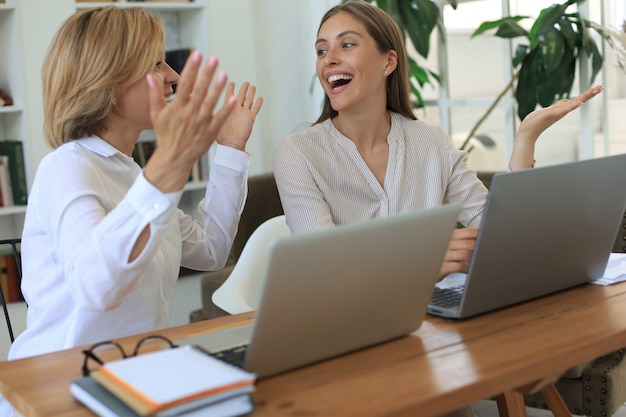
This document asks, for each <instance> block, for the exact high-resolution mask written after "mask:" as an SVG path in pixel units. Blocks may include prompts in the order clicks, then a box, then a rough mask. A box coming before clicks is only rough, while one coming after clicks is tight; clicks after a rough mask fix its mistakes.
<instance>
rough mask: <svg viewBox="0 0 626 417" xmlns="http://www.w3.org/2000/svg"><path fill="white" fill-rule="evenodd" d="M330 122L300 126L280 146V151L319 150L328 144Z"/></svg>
mask: <svg viewBox="0 0 626 417" xmlns="http://www.w3.org/2000/svg"><path fill="white" fill-rule="evenodd" d="M328 123H330V121H325V122H322V123H317V124H300V125H298V127H297V128H296V129H295V130H294V131H293V132H291V133H290V134H289V135H288V136H287V137H285V138H284V139H283V140H281V141H280V142H279V144H278V147H277V148H279V149H289V148H291V149H293V148H296V149H307V148H313V149H316V148H319V147H320V146H323V145H324V144H327V143H328V137H329V131H328V129H329V127H328Z"/></svg>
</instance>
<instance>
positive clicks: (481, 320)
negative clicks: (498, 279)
mask: <svg viewBox="0 0 626 417" xmlns="http://www.w3.org/2000/svg"><path fill="white" fill-rule="evenodd" d="M252 320H253V314H251V313H244V314H241V315H237V316H230V317H224V318H219V319H215V320H209V321H204V322H197V323H192V324H189V325H184V326H180V327H175V328H171V329H167V330H165V331H163V332H162V334H164V335H166V336H168V337H170V338H173V339H178V338H182V337H185V336H187V335H190V334H194V333H198V332H205V331H212V330H217V329H219V328H225V327H229V326H233V325H236V324H238V323H247V322H250V321H252ZM140 337H141V335H138V336H133V337H129V338H125V339H121V342H122V344H123V345H124V347H125V348H128V349H129V350H131V349H132V347H133V346H134V344H135V342H136V341H137V340H138V339H139V338H140ZM623 346H626V283H622V284H616V285H613V286H610V287H600V286H595V285H584V286H581V287H577V288H574V289H571V290H568V291H565V292H561V293H557V294H554V295H551V296H548V297H544V298H542V299H538V300H534V301H531V302H527V303H524V304H520V305H517V306H513V307H510V308H507V309H503V310H499V311H496V312H492V313H489V314H484V315H481V316H478V317H475V318H471V319H466V320H462V321H452V320H444V319H440V318H434V317H428V318H427V320H426V321H425V323H424V324H423V325H422V327H421V328H420V329H419V330H418V331H416V332H415V333H414V334H413V335H411V336H409V337H404V338H401V339H397V340H395V341H392V342H389V343H385V344H382V345H378V346H375V347H373V348H369V349H365V350H362V351H359V352H356V353H352V354H348V355H344V356H342V357H339V358H335V359H332V360H329V361H325V362H322V363H319V364H316V365H312V366H309V367H306V368H302V369H299V370H296V371H293V372H289V373H285V374H282V375H279V376H276V377H272V378H268V379H266V380H260V381H257V389H256V392H255V394H254V399H255V402H256V404H257V409H256V411H255V412H254V416H255V417H261V416H272V417H275V416H355V417H357V416H358V417H362V416H389V417H391V416H394V417H395V416H412V417H414V416H421V417H427V416H436V415H439V414H442V413H444V412H448V411H451V410H454V409H457V408H459V407H461V406H464V405H468V404H471V403H472V402H475V401H477V400H480V399H483V398H489V397H492V396H495V395H499V394H502V393H504V392H516V391H515V390H516V389H517V388H520V387H523V386H527V385H528V384H534V383H536V382H537V381H542V380H548V381H551V380H553V379H554V378H556V377H558V376H559V375H561V374H562V373H563V372H564V371H565V370H566V369H568V368H569V367H571V366H573V365H576V364H578V363H582V362H584V361H587V360H591V359H593V358H595V357H598V356H601V355H604V354H607V353H610V352H612V351H614V350H617V349H619V348H621V347H623ZM80 350H81V349H80V348H76V349H70V350H65V351H61V352H56V353H51V354H47V355H41V356H37V357H33V358H27V359H22V360H17V361H11V362H2V363H0V393H1V394H2V395H3V396H5V397H6V398H8V399H9V400H10V401H11V402H12V403H13V404H14V405H15V406H16V407H17V409H18V410H19V411H21V412H22V413H23V414H24V415H25V416H91V415H92V414H91V413H90V411H89V410H87V409H86V408H84V407H82V406H81V405H80V404H78V403H77V402H75V401H74V400H73V398H72V396H71V394H70V392H69V384H70V381H71V380H73V379H75V378H78V377H80V368H81V364H82V357H83V356H82V354H81V353H80ZM501 398H502V397H501Z"/></svg>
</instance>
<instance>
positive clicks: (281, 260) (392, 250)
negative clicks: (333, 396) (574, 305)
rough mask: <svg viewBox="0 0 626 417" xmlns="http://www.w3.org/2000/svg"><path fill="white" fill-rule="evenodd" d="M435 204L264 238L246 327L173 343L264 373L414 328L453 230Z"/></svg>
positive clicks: (449, 217) (449, 216)
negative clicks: (235, 356)
mask: <svg viewBox="0 0 626 417" xmlns="http://www.w3.org/2000/svg"><path fill="white" fill-rule="evenodd" d="M459 211H460V206H459V205H456V204H449V205H444V206H441V207H437V208H432V209H426V210H421V211H417V212H413V213H409V214H402V215H398V216H392V217H387V218H382V219H376V220H370V221H364V222H360V223H355V224H350V225H344V226H339V227H335V228H332V229H327V230H324V231H320V232H316V233H309V234H304V235H297V236H292V237H288V238H284V239H279V240H277V241H274V242H273V243H272V247H271V250H270V259H269V262H268V265H267V269H266V270H265V271H259V273H264V274H266V280H265V285H264V287H263V291H262V295H261V301H260V304H259V308H258V310H257V311H256V315H255V322H254V324H253V325H247V326H240V327H236V328H233V329H225V330H220V331H217V332H213V333H206V334H202V335H198V336H193V337H191V338H188V339H183V340H180V341H178V342H179V343H180V344H192V345H195V346H198V347H200V348H202V349H204V350H205V351H208V352H211V353H212V354H214V355H215V356H217V357H220V358H222V359H225V360H227V361H228V357H227V355H226V354H223V353H219V351H220V350H221V349H224V348H232V347H233V346H239V345H244V346H245V347H244V348H234V349H229V350H228V351H229V352H232V351H239V352H241V351H242V350H245V356H244V361H243V364H242V367H243V368H244V369H246V370H248V371H251V372H254V373H255V374H256V375H257V378H264V377H267V376H270V375H275V374H278V373H282V372H285V371H289V370H292V369H295V368H299V367H302V366H305V365H308V364H311V363H314V362H318V361H322V360H325V359H329V358H332V357H335V356H338V355H342V354H345V353H348V352H352V351H355V350H358V349H362V348H365V347H368V346H372V345H375V344H379V343H382V342H386V341H389V340H392V339H395V338H399V337H402V336H406V335H408V334H409V333H411V332H413V331H415V330H417V329H418V328H419V327H420V325H421V323H422V321H423V319H424V317H425V315H426V307H427V305H428V300H429V299H430V297H431V295H432V293H433V290H434V286H435V282H436V281H437V280H438V279H439V271H440V268H441V264H442V262H443V258H444V255H445V252H446V250H447V247H448V244H449V241H450V237H451V235H452V230H453V229H454V228H455V227H456V221H457V219H458V215H459Z"/></svg>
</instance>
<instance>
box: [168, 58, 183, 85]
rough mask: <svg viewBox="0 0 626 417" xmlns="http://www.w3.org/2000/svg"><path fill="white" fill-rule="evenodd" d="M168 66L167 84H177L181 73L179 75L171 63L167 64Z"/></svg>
mask: <svg viewBox="0 0 626 417" xmlns="http://www.w3.org/2000/svg"><path fill="white" fill-rule="evenodd" d="M165 65H166V66H167V74H166V75H165V83H166V84H177V83H178V81H180V75H178V73H177V72H176V71H174V68H172V67H170V66H169V64H167V63H166V64H165Z"/></svg>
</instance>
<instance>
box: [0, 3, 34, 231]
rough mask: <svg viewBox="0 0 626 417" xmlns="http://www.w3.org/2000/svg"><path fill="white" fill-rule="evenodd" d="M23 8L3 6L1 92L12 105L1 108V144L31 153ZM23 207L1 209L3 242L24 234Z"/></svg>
mask: <svg viewBox="0 0 626 417" xmlns="http://www.w3.org/2000/svg"><path fill="white" fill-rule="evenodd" d="M21 33H22V30H21V19H20V5H19V3H18V2H17V1H15V0H13V1H11V0H9V1H8V2H7V3H4V4H0V89H2V90H4V91H5V92H7V93H8V94H9V95H10V96H11V99H12V101H13V103H12V105H10V106H2V107H0V140H21V141H23V142H24V148H25V152H27V149H28V142H27V141H26V140H25V139H26V138H28V123H27V120H26V119H27V112H26V98H25V80H24V78H23V76H22V74H23V72H24V66H23V57H22V49H21V45H22V39H21ZM25 211H26V208H25V207H24V206H11V207H0V238H2V239H4V238H12V237H15V236H18V235H19V234H20V232H21V229H22V226H23V222H24V212H25Z"/></svg>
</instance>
